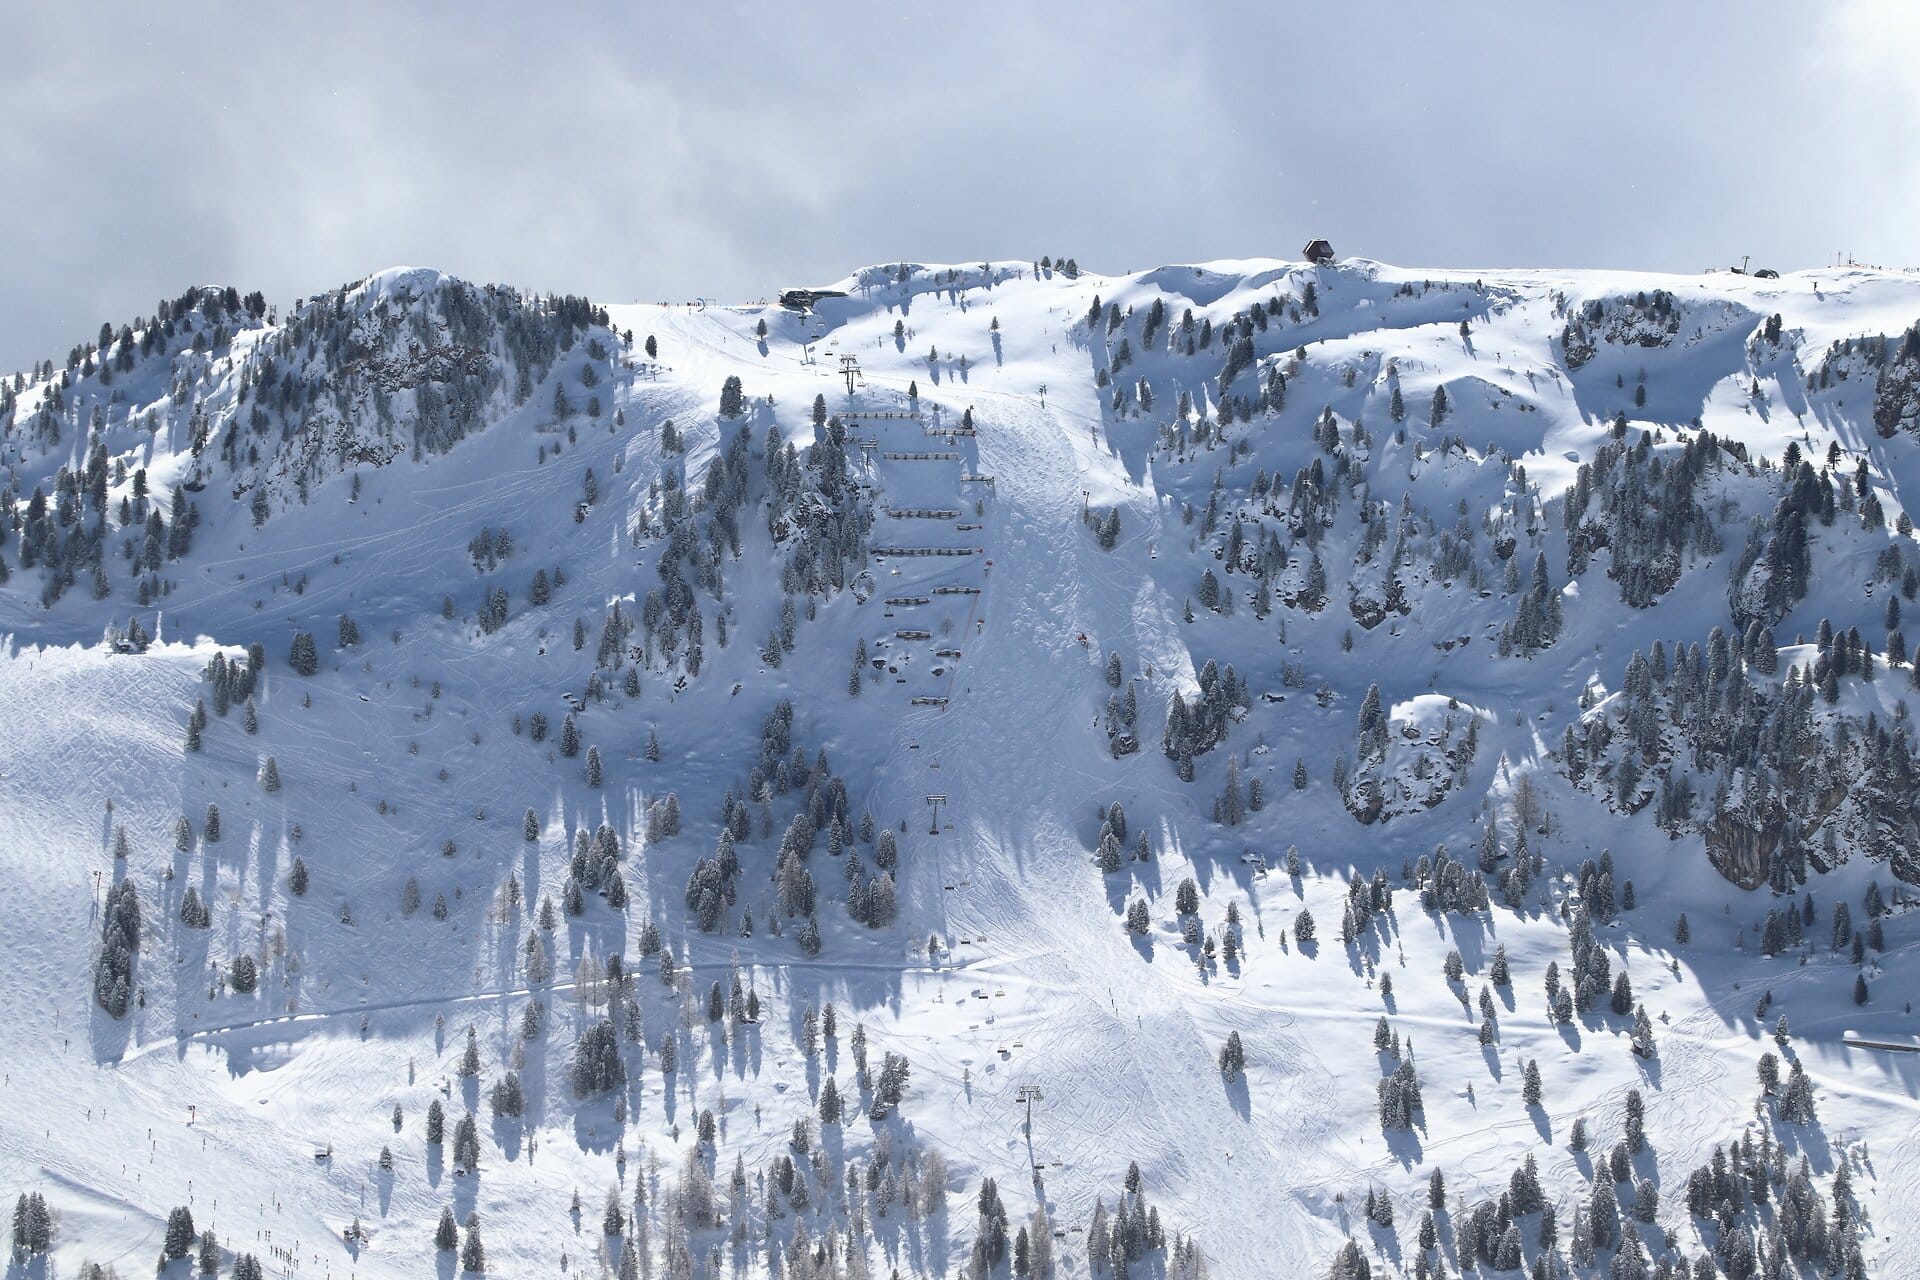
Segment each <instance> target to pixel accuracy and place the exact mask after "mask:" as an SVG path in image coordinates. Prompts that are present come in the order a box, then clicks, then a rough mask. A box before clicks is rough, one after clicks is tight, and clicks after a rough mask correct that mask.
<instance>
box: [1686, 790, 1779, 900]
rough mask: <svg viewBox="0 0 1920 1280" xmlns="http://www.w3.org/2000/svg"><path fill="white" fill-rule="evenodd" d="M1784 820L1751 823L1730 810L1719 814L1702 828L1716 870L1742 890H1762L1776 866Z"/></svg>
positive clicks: (1708, 852)
mask: <svg viewBox="0 0 1920 1280" xmlns="http://www.w3.org/2000/svg"><path fill="white" fill-rule="evenodd" d="M1783 828H1784V823H1777V824H1776V823H1769V824H1766V825H1763V826H1760V827H1755V826H1752V825H1749V824H1748V823H1747V822H1745V821H1743V820H1742V819H1741V818H1740V817H1739V816H1737V815H1736V814H1734V813H1731V812H1728V811H1725V810H1723V811H1721V812H1720V813H1717V814H1715V815H1714V816H1713V817H1712V818H1711V819H1710V820H1709V821H1708V822H1707V823H1706V824H1705V826H1704V827H1703V828H1702V829H1701V834H1702V835H1703V836H1705V837H1706V842H1707V859H1708V860H1709V861H1710V862H1712V863H1713V869H1714V870H1715V871H1718V872H1719V873H1720V874H1721V875H1723V876H1725V877H1726V878H1727V879H1729V880H1731V881H1732V882H1733V883H1735V884H1737V885H1739V886H1740V887H1741V888H1742V889H1758V888H1759V887H1760V886H1761V885H1763V884H1765V883H1766V882H1767V876H1768V874H1769V873H1770V872H1771V871H1772V869H1773V854H1774V850H1775V849H1777V848H1779V845H1780V836H1781V834H1782V830H1783Z"/></svg>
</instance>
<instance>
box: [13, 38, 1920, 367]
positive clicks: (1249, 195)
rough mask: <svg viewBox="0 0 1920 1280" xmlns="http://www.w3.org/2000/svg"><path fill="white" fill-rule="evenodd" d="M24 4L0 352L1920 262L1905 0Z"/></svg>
mask: <svg viewBox="0 0 1920 1280" xmlns="http://www.w3.org/2000/svg"><path fill="white" fill-rule="evenodd" d="M27 8H28V6H27V5H26V4H24V3H23V4H14V5H7V6H5V9H4V11H0V48H3V49H5V50H7V57H6V59H5V72H4V74H0V368H6V369H12V368H17V367H20V366H23V365H25V364H27V363H29V362H31V361H33V360H35V359H39V358H43V357H48V356H64V353H65V352H66V350H67V348H68V347H69V346H71V345H72V344H73V343H74V342H76V341H78V340H81V339H82V338H85V337H88V336H90V335H91V334H92V333H93V332H94V331H95V330H96V329H97V328H98V327H99V324H100V322H101V321H102V320H107V319H111V320H114V321H115V322H118V321H121V320H126V319H130V318H132V317H133V316H134V315H136V314H143V313H148V312H150V311H151V309H152V307H153V304H154V302H155V301H156V300H157V299H158V298H159V297H161V296H163V295H165V296H172V295H174V294H177V293H178V292H180V291H181V290H182V289H183V288H185V287H186V286H188V285H191V284H212V283H218V284H234V285H237V286H239V287H240V288H241V289H242V290H243V291H244V290H248V289H255V288H258V289H262V290H264V291H265V292H266V293H267V296H268V297H269V298H270V299H272V300H275V301H279V302H284V301H286V300H288V299H291V298H293V297H295V296H299V295H303V294H309V293H312V292H315V291H317V290H319V289H322V288H325V287H328V286H331V285H335V284H339V283H341V282H343V281H346V280H349V279H354V278H358V277H360V276H363V275H366V274H368V273H369V272H372V271H374V270H377V269H379V268H381V267H385V266H392V265H397V264H408V265H415V266H436V267H440V268H443V269H445V270H449V271H452V272H455V273H457V274H460V275H463V276H467V277H469V278H473V279H479V280H490V281H503V282H507V283H513V284H522V285H530V286H533V287H536V288H540V289H553V290H564V291H569V292H574V293H584V294H587V295H589V296H591V297H593V298H595V299H598V300H604V301H631V300H655V299H665V298H676V299H678V298H690V297H694V296H697V295H705V296H708V297H714V298H721V299H727V300H746V299H753V298H759V297H764V296H767V295H769V294H771V293H772V292H774V291H775V290H777V289H778V288H780V287H781V286H783V285H788V284H796V283H810V282H822V281H826V280H831V279H835V278H838V277H840V276H842V275H844V274H846V273H847V272H848V271H850V270H851V269H852V268H854V267H856V266H859V265H862V264H865V263H872V262H884V261H893V260H899V259H902V258H906V259H914V260H918V261H923V262H951V261H969V260H978V259H982V258H989V257H991V258H1035V257H1038V256H1040V255H1041V254H1055V255H1061V254H1070V255H1072V256H1074V257H1075V258H1077V259H1078V260H1079V262H1080V263H1081V265H1082V266H1083V267H1086V268H1089V269H1092V270H1101V271H1121V270H1130V269H1136V268H1141V267H1147V266H1153V265H1157V264H1160V263H1164V262H1174V261H1182V262H1185V261H1197V260H1201V259H1206V258H1217V257H1234V256H1256V255H1268V256H1295V255H1297V253H1298V251H1299V249H1300V246H1301V244H1302V243H1303V242H1304V240H1305V239H1306V238H1307V237H1308V236H1309V235H1325V236H1327V237H1329V238H1330V239H1332V241H1333V242H1334V246H1335V248H1336V249H1338V250H1339V251H1340V252H1341V253H1342V254H1359V255H1363V256H1367V257H1373V258H1380V259H1384V260H1387V261H1392V262H1399V263H1406V264H1410V265H1436V266H1442V265H1444V266H1498V265H1527V266H1614V267H1645V268H1654V269H1667V270H1678V271H1694V270H1698V269H1700V268H1702V267H1705V266H1707V265H1709V264H1721V263H1726V262H1729V261H1731V262H1738V261H1739V260H1740V256H1741V255H1742V254H1747V253H1750V254H1752V255H1754V259H1755V263H1756V265H1758V264H1762V263H1764V264H1767V265H1771V266H1775V267H1778V268H1781V269H1792V268H1795V267H1801V266H1810V265H1819V264H1822V263H1825V262H1828V261H1831V260H1832V257H1833V255H1834V253H1835V252H1836V251H1841V250H1847V251H1851V252H1852V253H1853V254H1854V255H1855V256H1856V257H1857V258H1858V259H1859V260H1861V261H1869V262H1878V263H1884V264H1888V265H1913V266H1920V89H1917V88H1916V85H1917V84H1920V77H1916V76H1915V74H1914V71H1913V69H1914V68H1915V67H1916V66H1920V6H1913V5H1909V4H1905V3H1903V2H1901V0H1886V2H1884V3H1881V2H1878V0H1859V2H1849V3H1834V4H1802V3H1795V4H1788V3H1771V2H1765V0H1762V2H1758V3H1756V2H1754V0H1747V2H1745V3H1740V4H1726V5H1710V4H1704V3H1702V4H1693V3H1681V4H1675V3H1671V0H1667V2H1664V3H1658V4H1654V3H1623V2H1621V0H1610V3H1608V4H1605V5H1560V4H1541V3H1539V2H1538V0H1514V2H1512V3H1503V2H1499V0H1494V2H1486V0H1483V2H1481V3H1476V4H1473V5H1445V4H1441V5H1436V4H1432V3H1430V2H1429V0H1408V2H1406V3H1387V2H1385V0H1380V2H1377V3H1351V4H1325V3H1321V4H1312V5H1305V4H1301V5H1283V4H1278V3H1252V2H1249V3H1244V4H1242V3H1226V2H1220V0H1189V2H1188V3H1184V4H1170V5H1159V4H1141V3H1125V2H1116V0H1105V2H1102V3H1089V4H1069V3H1062V2H1061V0H1047V3H1043V4H1031V3H1024V2H1023V3H1006V4H1000V3H978V2H977V3H964V4H955V3H947V4H939V5H923V4H917V3H913V2H912V0H905V2H903V0H887V2H885V3H876V4H864V3H836V2H834V0H820V2H818V3H813V4H790V3H773V2H768V3H761V4H751V5H749V4H737V5H736V4H729V3H721V2H718V0H702V2H700V3H695V4H672V5H656V4H647V5H640V4H633V3H618V4H615V3H608V4H604V5H594V4H581V5H577V6H570V5H565V4H553V5H534V4H526V3H514V4H487V3H472V2H469V3H459V4H455V3H451V2H449V3H445V4H420V5H413V6H403V5H400V4H377V5H376V4H366V5H360V4H353V3H327V4H314V5H304V6H298V7H296V6H287V5H277V4H222V3H211V2H207V3H196V4H188V5H164V6H163V5H153V4H142V5H138V6H126V7H124V8H123V7H121V6H120V5H119V4H117V3H114V2H109V3H106V4H102V5H92V6H86V7H84V8H82V9H75V8H72V7H69V6H61V5H53V4H45V5H41V6H37V8H38V12H37V13H29V12H24V10H26V9H27Z"/></svg>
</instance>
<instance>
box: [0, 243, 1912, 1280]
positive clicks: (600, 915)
mask: <svg viewBox="0 0 1920 1280" xmlns="http://www.w3.org/2000/svg"><path fill="white" fill-rule="evenodd" d="M0 424H4V427H5V434H4V441H3V446H4V456H3V458H0V461H4V464H5V467H6V477H5V488H4V491H0V568H3V569H4V573H3V574H0V581H3V582H4V585H0V628H3V629H4V630H6V631H7V632H8V635H9V643H8V646H7V650H6V656H5V658H4V660H0V717H4V721H5V723H6V724H8V725H9V726H11V733H12V735H13V736H12V745H11V748H10V749H9V750H8V751H6V752H5V754H4V757H0V759H3V761H4V763H3V764H0V891H4V895H5V900H6V901H7V902H9V903H10V904H11V908H12V909H11V913H10V918H9V921H8V925H7V928H6V930H5V932H4V934H3V935H0V961H4V964H5V967H6V969H7V971H8V972H9V973H10V975H11V977H12V980H11V981H10V982H8V983H7V984H6V985H5V986H4V988H0V1027H4V1029H5V1031H6V1032H7V1035H6V1048H5V1050H4V1053H3V1054H0V1065H3V1066H4V1070H5V1084H4V1092H5V1095H6V1097H7V1099H8V1101H9V1102H10V1104H11V1105H10V1106H9V1107H8V1108H7V1110H6V1114H5V1117H4V1119H0V1192H4V1193H5V1194H8V1195H18V1196H20V1197H22V1199H21V1200H20V1201H19V1209H18V1212H17V1214H16V1232H17V1234H19V1235H20V1236H21V1237H22V1240H23V1244H24V1245H26V1246H29V1247H26V1248H23V1249H22V1251H21V1252H20V1253H19V1254H18V1256H17V1258H16V1261H15V1266H16V1270H17V1272H18V1273H19V1274H23V1275H45V1276H72V1275H83V1276H84V1275H90V1274H93V1273H92V1272H89V1271H87V1270H86V1269H85V1268H86V1267H87V1266H90V1265H94V1264H98V1265H100V1266H102V1267H108V1268H112V1269H114V1270H115V1271H117V1273H118V1274H120V1275H123V1276H131V1275H134V1274H139V1273H142V1272H144V1271H145V1270H146V1269H148V1268H151V1267H153V1266H154V1265H155V1263H156V1259H160V1258H163V1257H164V1255H166V1254H167V1253H169V1252H172V1253H176V1254H179V1255H180V1256H179V1257H178V1258H177V1260H175V1261H172V1262H171V1263H168V1264H166V1265H165V1266H164V1267H163V1271H162V1273H163V1274H167V1275H179V1276H184V1275H187V1274H189V1273H190V1272H191V1271H193V1270H194V1269H195V1268H197V1267H198V1266H199V1265H200V1261H199V1259H200V1258H201V1255H202V1249H203V1246H202V1243H201V1241H200V1240H199V1239H198V1238H197V1233H201V1232H207V1231H210V1232H211V1237H210V1238H211V1244H210V1245H209V1246H207V1247H206V1257H207V1260H208V1262H209V1263H210V1264H212V1265H214V1266H215V1267H217V1268H218V1269H219V1271H220V1273H221V1274H228V1273H229V1272H231V1273H232V1274H234V1275H238V1276H241V1277H245V1276H246V1275H248V1274H254V1275H275V1276H281V1275H285V1276H300V1277H308V1278H309V1280H312V1278H313V1277H324V1276H367V1277H417V1276H422V1275H429V1274H432V1275H438V1276H441V1277H451V1276H452V1275H454V1274H455V1273H456V1272H458V1271H460V1270H461V1269H462V1268H464V1267H467V1266H468V1265H469V1264H471V1263H473V1262H478V1261H482V1260H484V1264H485V1268H486V1270H487V1271H489V1272H491V1273H494V1274H498V1275H505V1276H523V1275H524V1276H533V1275H540V1276H552V1275H563V1274H575V1273H581V1274H585V1275H589V1276H594V1275H602V1274H606V1275H616V1276H622V1277H626V1276H629V1275H635V1274H646V1275H662V1276H671V1277H682V1276H716V1277H717V1276H721V1275H748V1276H757V1275H767V1274H779V1275H783V1276H794V1277H813V1276H821V1277H825V1276H848V1277H858V1276H887V1275H891V1274H894V1273H896V1272H897V1273H898V1274H899V1275H901V1276H940V1277H944V1276H949V1275H956V1274H969V1273H979V1274H993V1275H1029V1274H1033V1275H1049V1274H1050V1275H1061V1276H1068V1275H1075V1276H1078V1275H1087V1274H1089V1273H1091V1274H1094V1275H1098V1276H1101V1277H1113V1276H1120V1275H1127V1276H1133V1277H1139V1276H1142V1275H1149V1276H1154V1275H1164V1276H1170V1277H1192V1276H1198V1275H1201V1274H1211V1275H1215V1276H1221V1277H1232V1278H1236V1280H1237V1278H1240V1277H1245V1278H1248V1280H1252V1278H1253V1277H1266V1276H1276V1275H1289V1276H1290V1275H1310V1274H1323V1273H1325V1272H1327V1271H1328V1270H1329V1268H1332V1270H1333V1271H1334V1273H1335V1274H1336V1275H1342V1276H1353V1275H1364V1274H1371V1275H1376V1276H1378V1275H1389V1276H1393V1275H1420V1276H1425V1275H1428V1274H1437V1273H1438V1271H1437V1269H1438V1268H1442V1267H1443V1268H1444V1271H1445V1273H1446V1274H1457V1273H1459V1272H1462V1271H1465V1270H1470V1269H1474V1268H1477V1269H1478V1270H1479V1271H1480V1272H1482V1273H1483V1274H1505V1273H1515V1272H1516V1270H1517V1269H1519V1268H1526V1269H1528V1270H1530V1271H1531V1273H1532V1274H1536V1275H1548V1274H1577V1275H1583V1276H1595V1275H1611V1276H1642V1275H1682V1274H1684V1275H1689V1276H1693V1277H1699V1276H1707V1275H1719V1274H1725V1275H1731V1276H1747V1275H1813V1274H1824V1273H1826V1272H1827V1271H1828V1270H1833V1271H1837V1272H1840V1273H1845V1274H1861V1275H1875V1276H1880V1275H1885V1276H1898V1275H1910V1274H1915V1266H1916V1264H1915V1262H1914V1261H1913V1259H1914V1256H1915V1253H1914V1250H1915V1245H1914V1241H1913V1237H1912V1234H1911V1232H1909V1231H1907V1230H1906V1226H1905V1224H1906V1222H1907V1221H1908V1219H1907V1215H1908V1214H1912V1213H1914V1212H1916V1211H1917V1210H1920V1053H1915V1052H1911V1050H1913V1049H1914V1048H1916V1047H1920V1040H1916V1039H1915V1033H1916V1031H1920V1026H1916V1022H1915V1018H1914V1016H1913V1012H1912V1008H1911V1004H1910V1000H1911V997H1912V993H1913V992H1914V990H1915V988H1916V986H1920V962H1917V961H1916V955H1917V951H1916V944H1917V943H1920V926H1916V923H1915V920H1914V918H1913V916H1912V915H1911V914H1910V912H1911V911H1912V909H1913V907H1914V906H1915V904H1916V888H1915V887H1916V886H1920V853H1917V852H1916V849H1917V844H1916V842H1920V829H1917V828H1916V825H1915V802H1916V798H1917V797H1920V761H1916V758H1915V753H1916V746H1915V742H1914V736H1913V735H1914V730H1913V725H1912V723H1911V718H1910V716H1909V713H1908V706H1907V700H1908V698H1909V697H1910V696H1911V695H1912V694H1913V691H1914V688H1915V682H1916V678H1917V677H1916V672H1917V671H1920V668H1917V667H1916V665H1915V663H1914V662H1913V661H1912V659H1911V656H1910V654H1909V646H1908V644H1907V642H1906V640H1905V638H1904V629H1903V621H1902V614H1903V611H1904V610H1907V609H1910V608H1912V607H1914V597H1915V594H1916V589H1920V546H1916V544H1915V540H1914V536H1913V527H1912V523H1911V521H1910V520H1909V519H1908V516H1907V514H1906V511H1905V502H1904V498H1905V494H1906V493H1908V492H1916V491H1920V490H1916V489H1914V488H1913V487H1910V486H1909V485H1908V483H1907V482H1908V481H1909V480H1912V481H1913V482H1914V484H1915V485H1920V440H1916V435H1917V434H1920V277H1915V276H1902V275H1895V274H1888V273H1881V272H1867V271H1854V270H1830V271H1819V272H1803V273H1796V274H1791V275H1787V276H1785V277H1781V278H1756V277H1749V276H1741V275H1731V274H1728V275H1711V276H1703V277H1652V276H1639V275H1625V274H1616V273H1573V272H1539V271H1499V272H1491V271H1490V272H1460V271H1441V272H1422V271H1409V270H1404V269H1400V268H1396V267H1389V266H1386V265H1383V264H1379V263H1373V262H1368V261H1363V260H1357V259H1349V260H1345V261H1342V262H1337V263H1331V262H1330V263H1324V264H1321V265H1310V264H1303V263H1295V262H1283V261H1267V260H1260V261H1244V262H1218V263H1210V264H1204V265H1201V266H1169V267H1162V268H1159V269H1156V270H1151V271H1144V272H1139V273H1137V274H1132V275H1125V276H1096V275H1093V274H1090V273H1086V272H1082V271H1081V270H1079V268H1078V267H1077V265H1075V264H1073V263H1072V262H1070V261H1066V262H1054V261H1051V260H1046V261H1041V262H1005V263H979V264H971V265H966V266H954V267H947V266H926V265H916V264H894V265H890V266H884V267H875V268H869V269H866V270H863V271H861V272H858V273H857V274H855V275H854V276H852V277H850V278H848V279H846V280H843V281H840V282H837V283H836V284H834V285H832V286H829V287H825V288H811V289H806V290H798V291H792V292H790V293H788V294H787V295H785V299H784V303H782V304H762V305H754V306H740V307H718V306H684V305H672V306H665V305H662V306H642V305H633V306H617V305H600V304H597V303H593V302H588V301H586V300H582V299H575V298H557V297H541V296H533V295H528V294H525V293H522V292H519V291H516V290H512V289H504V288H499V287H493V286H477V285H473V284H469V283H466V282H463V281H459V280H456V279H452V278H450V277H447V276H444V275H441V274H439V273H436V272H432V271H422V270H394V271H388V272H384V273H382V274H380V275H377V276H374V277H371V278H369V279H367V280H363V281H360V282H358V283H354V284H350V285H346V286H343V287H342V288H340V289H337V290H333V291H330V292H327V293H325V294H322V295H319V296H317V297H314V298H309V299H300V300H297V301H296V302H294V303H293V304H292V305H288V306H280V307H275V306H273V305H270V304H269V303H268V302H267V301H266V300H265V299H263V298H261V297H260V296H259V295H257V294H256V295H250V296H246V297H242V296H241V295H240V293H239V292H238V291H236V290H233V289H225V290H222V289H193V290H189V291H187V292H186V293H183V294H182V295H181V296H179V297H178V298H175V299H171V300H168V301H166V302H163V303H161V304H160V305H159V306H157V307H156V309H155V311H154V313H153V314H152V315H149V316H144V317H140V318H137V319H131V320H129V321H128V322H127V323H125V324H118V323H115V324H109V325H103V326H102V328H101V330H100V333H99V334H98V335H97V339H96V340H95V341H92V342H88V343H85V344H83V345H81V346H78V347H76V348H74V350H73V351H72V352H71V353H70V354H69V355H68V357H67V358H66V359H65V360H64V361H50V362H47V363H44V364H42V365H40V366H38V367H37V368H35V369H33V370H31V371H28V372H24V373H22V374H21V375H19V376H16V377H11V378H8V379H7V380H6V382H5V383H4V386H3V387H0ZM1863 1042H1870V1043H1863ZM1875 1046H1880V1047H1875ZM182 1210H185V1211H187V1212H186V1213H183V1212H181V1211H182ZM188 1213H190V1216H191V1223H190V1224H189V1222H188V1220H187V1214H188ZM46 1218H50V1221H45V1222H44V1223H43V1219H46ZM43 1225H44V1226H45V1229H44V1230H43V1229H42V1227H43ZM43 1237H44V1241H43ZM449 1238H451V1239H452V1246H451V1247H442V1246H445V1245H446V1244H447V1242H448V1240H449ZM43 1242H44V1243H46V1244H48V1245H50V1252H49V1251H48V1250H46V1249H41V1248H39V1245H40V1244H41V1243H43ZM476 1242H477V1246H476ZM481 1252H483V1253H484V1259H482V1258H481V1257H480V1256H478V1255H479V1253H481ZM248 1256H251V1257H252V1258H253V1259H254V1260H255V1262H256V1264H257V1267H258V1268H259V1269H258V1270H251V1264H249V1263H248V1262H247V1260H246V1259H247V1257H248ZM1708 1258H1710V1259H1711V1262H1707V1261H1702V1260H1701V1259H1708ZM10 1274H11V1273H10Z"/></svg>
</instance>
